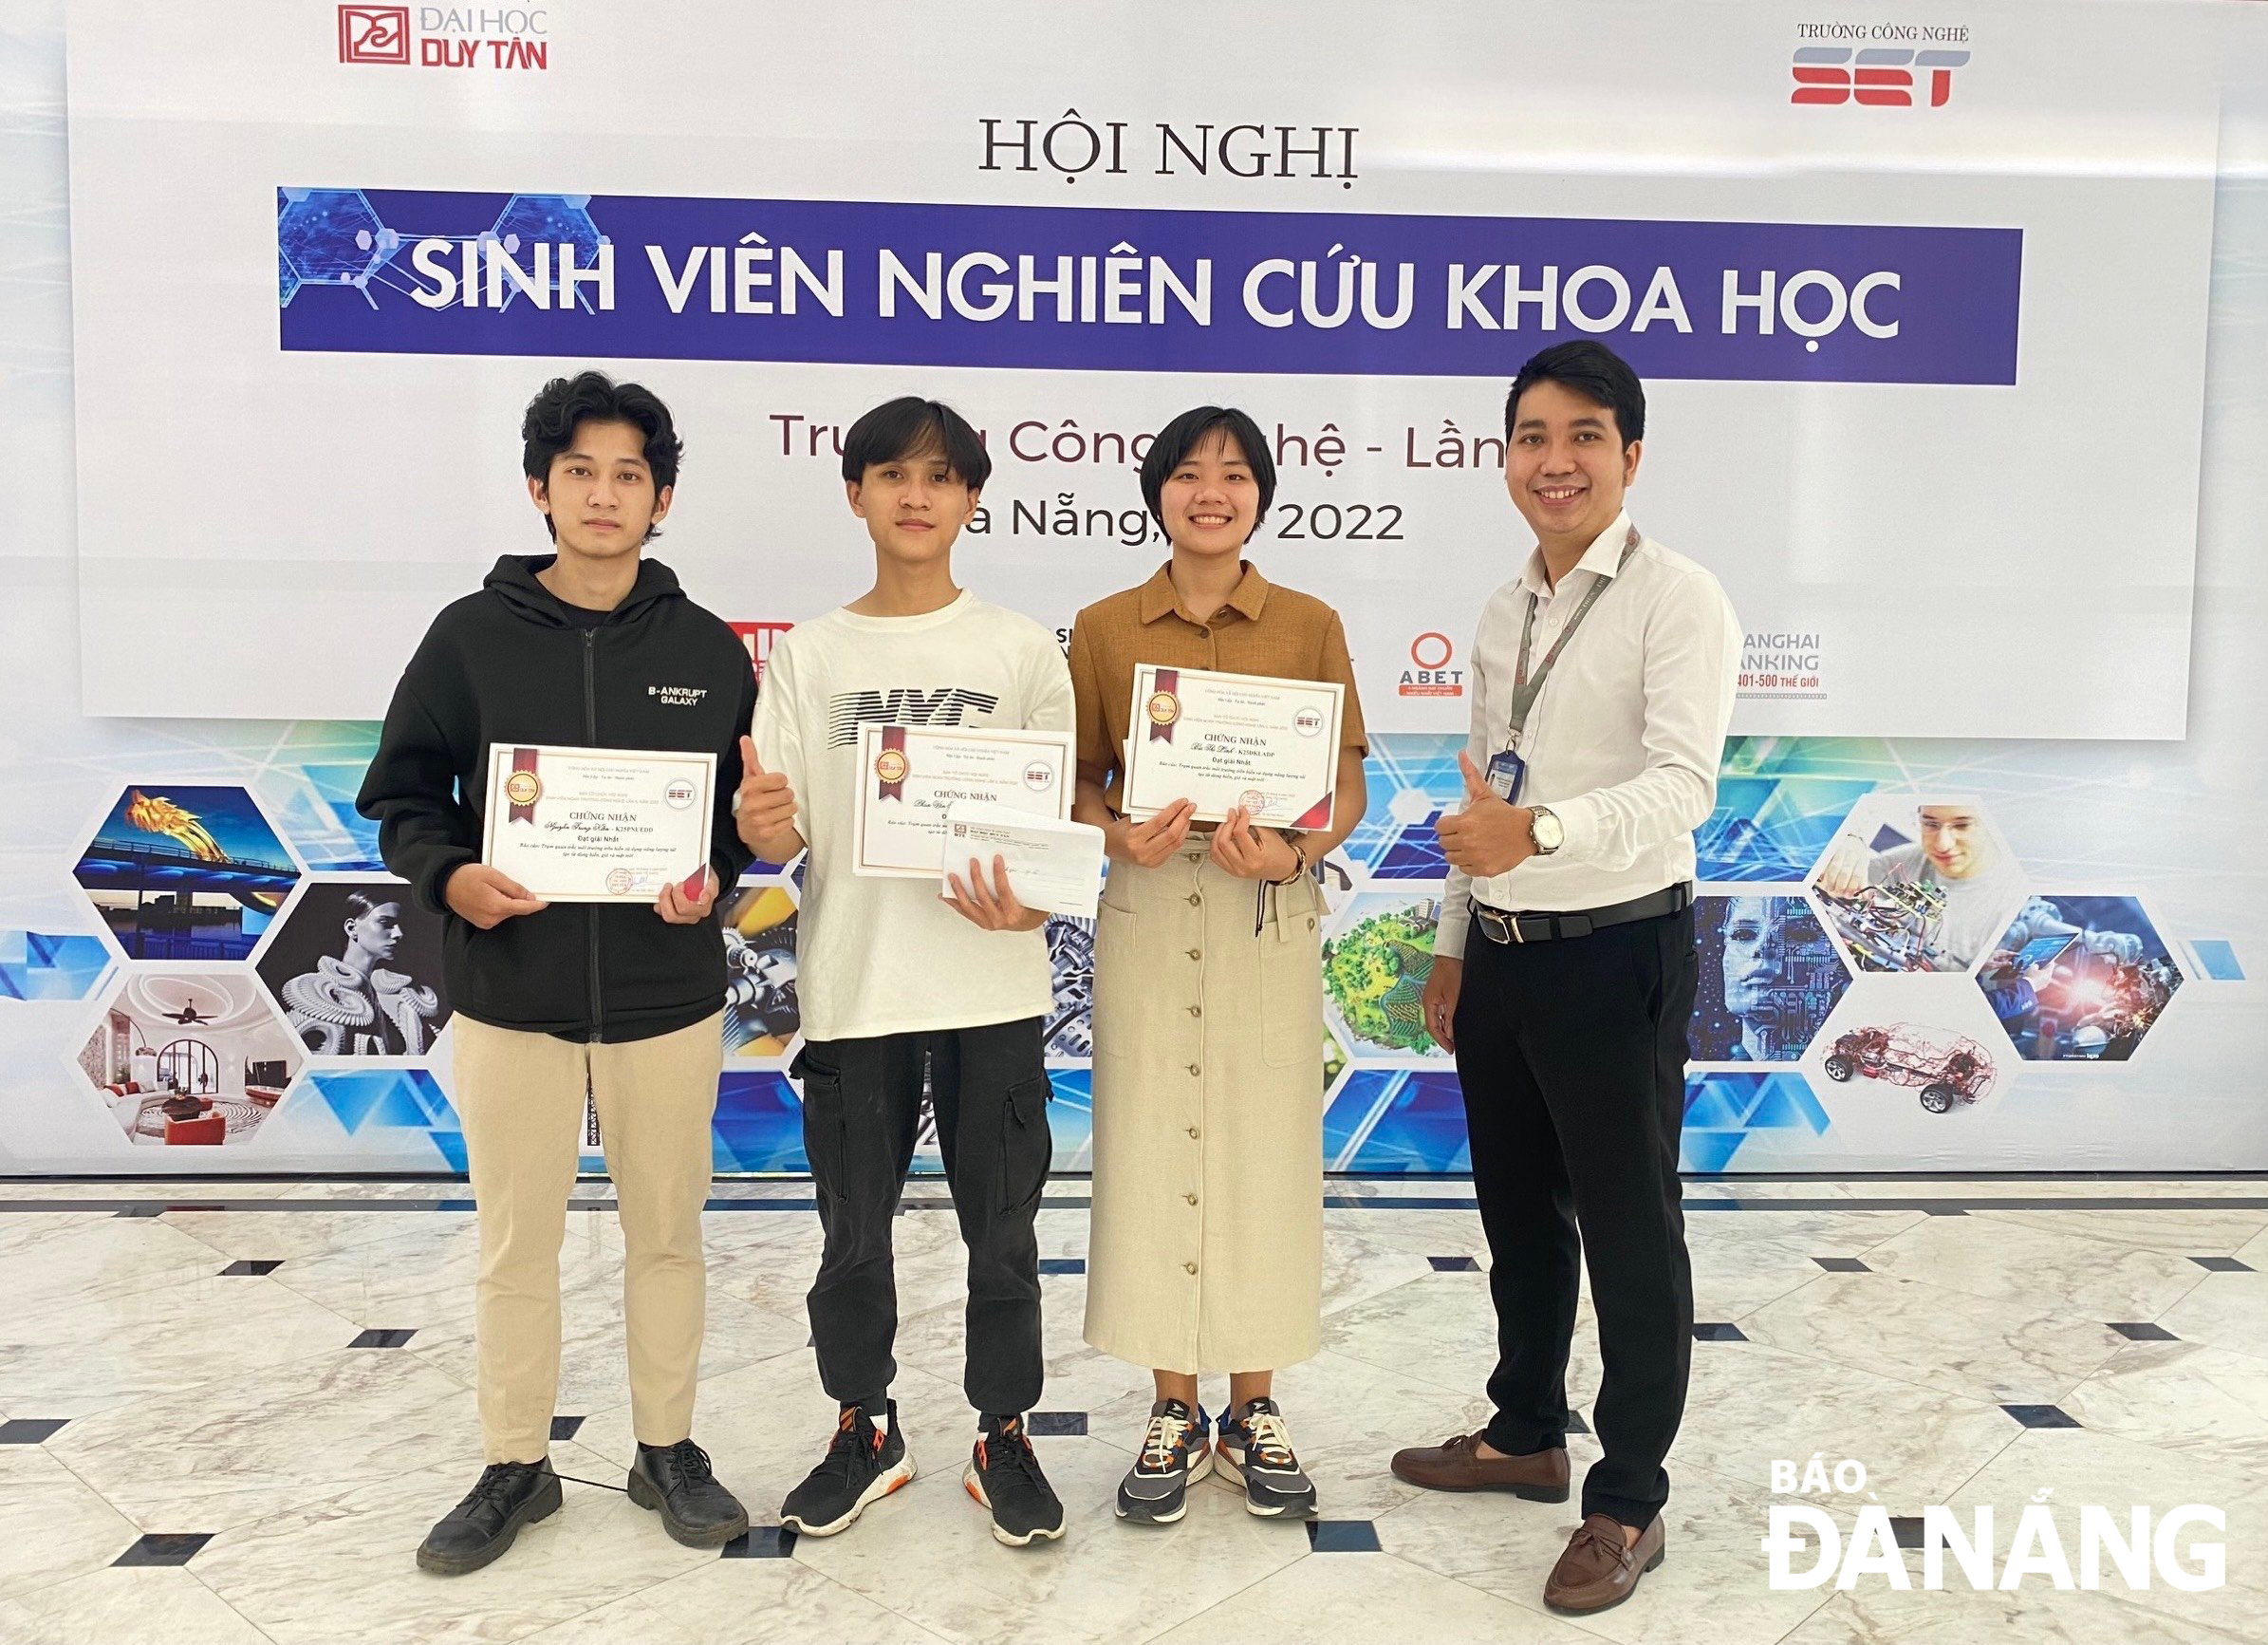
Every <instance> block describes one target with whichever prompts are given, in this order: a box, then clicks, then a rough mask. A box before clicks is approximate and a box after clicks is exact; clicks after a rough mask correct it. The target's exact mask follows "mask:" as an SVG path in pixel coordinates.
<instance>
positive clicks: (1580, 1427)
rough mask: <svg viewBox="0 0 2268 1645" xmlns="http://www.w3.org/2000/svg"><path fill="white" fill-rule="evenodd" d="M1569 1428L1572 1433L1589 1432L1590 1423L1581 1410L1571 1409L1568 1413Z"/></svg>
mask: <svg viewBox="0 0 2268 1645" xmlns="http://www.w3.org/2000/svg"><path fill="white" fill-rule="evenodd" d="M1567 1430H1568V1432H1570V1433H1589V1431H1590V1424H1589V1423H1588V1422H1585V1421H1584V1420H1583V1413H1582V1412H1581V1411H1569V1412H1568V1413H1567Z"/></svg>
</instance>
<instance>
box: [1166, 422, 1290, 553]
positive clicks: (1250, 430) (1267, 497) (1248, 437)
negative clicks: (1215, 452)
mask: <svg viewBox="0 0 2268 1645" xmlns="http://www.w3.org/2000/svg"><path fill="white" fill-rule="evenodd" d="M1216 431H1218V432H1219V433H1221V434H1225V435H1227V436H1228V437H1229V438H1230V439H1233V440H1235V441H1236V447H1237V449H1238V450H1239V451H1241V452H1243V453H1244V461H1245V463H1246V465H1247V466H1248V467H1250V468H1251V470H1252V478H1253V484H1254V485H1255V486H1257V487H1258V488H1259V491H1260V508H1259V512H1258V513H1257V514H1254V515H1253V521H1252V523H1253V529H1254V530H1255V531H1257V530H1258V529H1259V525H1260V522H1261V521H1262V520H1264V519H1266V518H1267V517H1268V507H1269V505H1270V504H1271V503H1273V502H1274V501H1275V458H1274V457H1273V455H1272V454H1271V453H1270V451H1269V449H1268V437H1267V436H1266V435H1264V434H1262V433H1261V432H1260V425H1259V424H1258V423H1256V422H1255V421H1253V420H1252V418H1251V417H1250V416H1248V415H1247V414H1246V413H1244V412H1241V411H1238V410H1237V409H1236V407H1235V406H1233V405H1200V406H1198V407H1196V408H1195V409H1194V410H1190V411H1184V412H1183V413H1181V415H1180V416H1179V417H1177V418H1175V419H1174V420H1173V421H1171V422H1169V423H1167V424H1166V425H1165V426H1164V427H1163V428H1162V429H1160V430H1159V431H1158V437H1157V438H1156V439H1153V440H1151V441H1150V449H1149V455H1147V456H1146V457H1144V458H1143V459H1142V500H1143V502H1145V503H1147V504H1149V508H1150V518H1152V519H1154V520H1156V521H1157V522H1158V529H1159V530H1160V531H1163V530H1164V529H1165V515H1164V514H1162V513H1161V512H1160V508H1159V500H1158V499H1159V497H1160V495H1162V493H1163V492H1164V490H1165V482H1166V479H1167V478H1168V477H1170V476H1171V475H1172V474H1173V471H1174V470H1175V469H1177V468H1180V466H1181V464H1183V463H1184V462H1186V461H1188V460H1189V454H1190V453H1191V452H1193V451H1195V450H1197V448H1198V447H1199V446H1200V445H1203V444H1204V443H1205V442H1206V441H1207V440H1209V439H1212V438H1213V436H1214V434H1215V432H1216Z"/></svg>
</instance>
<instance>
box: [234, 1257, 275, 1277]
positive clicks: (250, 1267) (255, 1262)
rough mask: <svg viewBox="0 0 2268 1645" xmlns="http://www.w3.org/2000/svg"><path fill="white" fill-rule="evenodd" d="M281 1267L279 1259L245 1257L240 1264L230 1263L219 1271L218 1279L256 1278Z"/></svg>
mask: <svg viewBox="0 0 2268 1645" xmlns="http://www.w3.org/2000/svg"><path fill="white" fill-rule="evenodd" d="M283 1265H284V1262H283V1259H282V1258H281V1257H247V1258H245V1259H244V1260H243V1261H242V1262H231V1263H230V1264H229V1265H228V1266H227V1267H225V1268H223V1269H222V1270H221V1271H220V1277H221V1278H222V1279H224V1280H236V1279H243V1278H246V1277H253V1278H256V1277H258V1276H259V1275H262V1274H272V1273H274V1272H275V1271H276V1270H277V1269H278V1268H280V1267H282V1266H283Z"/></svg>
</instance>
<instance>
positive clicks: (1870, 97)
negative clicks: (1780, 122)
mask: <svg viewBox="0 0 2268 1645" xmlns="http://www.w3.org/2000/svg"><path fill="white" fill-rule="evenodd" d="M1968 60H1969V54H1968V53H1967V52H1965V51H1943V50H1938V51H1907V50H1905V49H1903V48H1900V47H1865V48H1863V49H1859V50H1853V49H1852V48H1851V47H1848V46H1799V47H1796V48H1795V62H1794V69H1793V72H1794V76H1795V90H1794V93H1793V94H1792V95H1791V96H1790V97H1789V99H1788V101H1789V102H1790V103H1862V104H1865V105H1867V106H1868V107H1872V108H1914V107H1918V106H1920V105H1919V104H1917V103H1915V102H1914V90H1915V84H1914V76H1915V75H1916V74H1917V73H1924V74H1925V75H1926V76H1927V82H1928V88H1929V103H1928V106H1929V107H1931V108H1943V107H1944V106H1945V104H1946V103H1950V102H1952V101H1953V71H1954V70H1955V69H1956V68H1959V67H1960V66H1961V65H1963V64H1964V63H1966V62H1968Z"/></svg>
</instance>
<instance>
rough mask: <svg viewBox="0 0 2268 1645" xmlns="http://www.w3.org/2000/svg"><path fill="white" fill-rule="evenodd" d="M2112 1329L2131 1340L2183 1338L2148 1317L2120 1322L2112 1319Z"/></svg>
mask: <svg viewBox="0 0 2268 1645" xmlns="http://www.w3.org/2000/svg"><path fill="white" fill-rule="evenodd" d="M2110 1329H2111V1330H2113V1331H2115V1332H2117V1333H2118V1334H2119V1335H2120V1336H2121V1337H2125V1338H2126V1339H2127V1340H2128V1341H2129V1342H2179V1341H2180V1340H2181V1338H2180V1337H2176V1336H2175V1335H2174V1334H2173V1333H2172V1332H2170V1331H2168V1330H2166V1327H2165V1326H2163V1325H2152V1324H2151V1323H2150V1322H2149V1321H2148V1320H2147V1319H2141V1320H2132V1321H2128V1322H2124V1323H2122V1322H2120V1321H2119V1320H2116V1319H2113V1320H2111V1321H2110Z"/></svg>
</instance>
